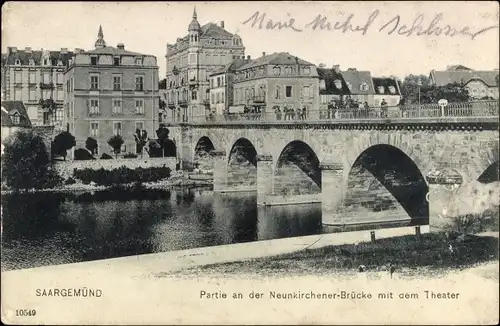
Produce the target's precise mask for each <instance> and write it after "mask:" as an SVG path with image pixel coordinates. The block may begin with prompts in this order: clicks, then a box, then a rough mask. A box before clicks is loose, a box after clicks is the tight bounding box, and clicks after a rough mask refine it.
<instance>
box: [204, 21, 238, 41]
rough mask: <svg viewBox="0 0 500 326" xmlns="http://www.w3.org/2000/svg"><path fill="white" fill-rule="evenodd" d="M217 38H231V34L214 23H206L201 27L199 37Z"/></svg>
mask: <svg viewBox="0 0 500 326" xmlns="http://www.w3.org/2000/svg"><path fill="white" fill-rule="evenodd" d="M211 37H214V38H218V39H231V38H232V37H233V34H231V33H229V32H228V31H226V30H225V29H224V28H222V27H220V26H219V25H217V24H214V23H207V24H205V25H203V26H202V27H201V38H211Z"/></svg>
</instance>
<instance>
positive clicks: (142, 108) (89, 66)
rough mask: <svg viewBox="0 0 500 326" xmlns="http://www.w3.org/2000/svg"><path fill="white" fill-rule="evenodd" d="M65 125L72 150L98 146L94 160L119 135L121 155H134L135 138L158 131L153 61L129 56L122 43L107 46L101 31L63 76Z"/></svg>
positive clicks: (79, 53)
mask: <svg viewBox="0 0 500 326" xmlns="http://www.w3.org/2000/svg"><path fill="white" fill-rule="evenodd" d="M64 84H65V88H66V93H65V94H66V95H65V98H64V105H65V110H66V114H65V125H66V126H67V129H68V131H69V132H70V133H71V134H73V135H74V136H75V138H76V147H75V148H76V149H77V148H84V147H85V141H86V140H87V138H88V137H92V138H94V139H96V140H97V143H98V146H99V147H98V150H97V153H95V154H97V155H99V154H100V153H102V152H108V153H109V152H110V147H109V145H108V144H107V141H108V140H109V139H110V138H111V137H112V136H113V135H121V136H122V137H123V140H124V141H125V143H124V144H123V146H122V152H135V151H136V144H135V140H134V133H135V132H136V130H137V129H140V130H146V131H147V133H148V135H149V136H150V137H155V136H153V135H155V130H156V129H157V128H158V107H159V93H158V65H157V61H156V57H155V56H153V55H149V54H142V53H138V52H132V51H128V50H126V49H125V45H124V44H123V43H118V45H117V46H116V47H112V46H108V45H107V44H106V42H105V41H104V34H103V31H102V28H101V27H100V26H99V33H98V34H97V41H96V42H95V44H94V49H93V50H90V51H79V52H77V53H75V55H74V56H73V57H72V58H71V59H70V61H69V65H68V68H67V69H66V71H65V72H64Z"/></svg>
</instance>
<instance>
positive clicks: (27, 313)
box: [16, 309, 36, 317]
mask: <svg viewBox="0 0 500 326" xmlns="http://www.w3.org/2000/svg"><path fill="white" fill-rule="evenodd" d="M32 316H36V310H35V309H16V317H32Z"/></svg>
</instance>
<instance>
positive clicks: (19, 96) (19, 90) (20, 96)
mask: <svg viewBox="0 0 500 326" xmlns="http://www.w3.org/2000/svg"><path fill="white" fill-rule="evenodd" d="M22 90H23V89H22V88H19V87H18V88H16V89H15V90H14V100H16V101H22V100H23V92H22Z"/></svg>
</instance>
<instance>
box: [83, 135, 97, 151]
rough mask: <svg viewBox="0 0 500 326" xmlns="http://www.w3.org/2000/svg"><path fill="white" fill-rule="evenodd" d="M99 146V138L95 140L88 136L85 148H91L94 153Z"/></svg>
mask: <svg viewBox="0 0 500 326" xmlns="http://www.w3.org/2000/svg"><path fill="white" fill-rule="evenodd" d="M97 147H98V144H97V140H95V139H94V138H92V137H88V138H87V140H86V141H85V148H86V149H88V150H89V152H90V153H92V155H94V154H95V151H96V149H97Z"/></svg>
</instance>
